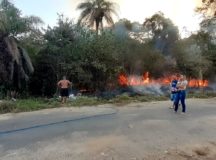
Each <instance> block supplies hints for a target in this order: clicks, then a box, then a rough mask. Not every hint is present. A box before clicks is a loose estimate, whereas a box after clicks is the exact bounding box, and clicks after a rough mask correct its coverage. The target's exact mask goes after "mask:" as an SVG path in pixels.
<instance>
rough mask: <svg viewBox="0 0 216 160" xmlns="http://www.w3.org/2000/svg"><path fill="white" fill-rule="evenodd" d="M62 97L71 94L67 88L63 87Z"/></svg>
mask: <svg viewBox="0 0 216 160" xmlns="http://www.w3.org/2000/svg"><path fill="white" fill-rule="evenodd" d="M60 94H61V97H68V96H69V90H68V89H67V88H62V89H61V91H60Z"/></svg>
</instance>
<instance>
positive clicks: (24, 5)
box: [11, 0, 201, 34]
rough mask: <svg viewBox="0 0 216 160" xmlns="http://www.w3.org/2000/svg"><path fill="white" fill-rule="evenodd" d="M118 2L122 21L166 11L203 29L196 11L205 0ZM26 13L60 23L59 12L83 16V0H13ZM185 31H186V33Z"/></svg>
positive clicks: (174, 18) (190, 29) (183, 26)
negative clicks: (78, 8)
mask: <svg viewBox="0 0 216 160" xmlns="http://www.w3.org/2000/svg"><path fill="white" fill-rule="evenodd" d="M110 1H113V2H115V3H116V4H117V7H116V8H117V12H118V15H119V16H118V18H115V20H118V19H120V18H127V19H129V20H131V21H132V22H133V21H137V22H140V23H143V22H144V20H145V18H148V17H150V16H152V15H153V14H154V13H156V12H158V11H162V12H163V13H164V14H165V16H166V17H168V18H170V19H171V20H172V21H173V22H174V24H175V25H177V26H178V27H179V29H180V31H183V30H184V31H185V29H186V30H187V31H188V32H193V31H196V30H198V29H199V22H200V20H201V19H200V16H199V15H197V14H196V13H195V11H194V9H195V8H196V6H198V5H199V4H200V1H201V0H110ZM11 2H12V3H14V4H15V5H16V7H18V8H19V9H20V10H21V11H22V13H23V15H36V16H39V17H41V18H42V20H43V21H44V22H45V24H46V25H48V24H49V25H50V26H54V25H55V24H56V19H57V13H61V14H64V15H65V16H66V17H69V18H71V19H74V20H75V21H76V20H77V18H78V17H79V13H80V12H79V11H78V10H76V7H77V5H78V4H79V3H80V2H83V0H11ZM182 34H183V33H182Z"/></svg>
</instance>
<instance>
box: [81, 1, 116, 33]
mask: <svg viewBox="0 0 216 160" xmlns="http://www.w3.org/2000/svg"><path fill="white" fill-rule="evenodd" d="M77 9H79V10H81V15H80V18H79V21H78V22H79V23H84V24H88V25H89V26H91V27H92V26H94V25H95V26H96V32H97V33H98V30H99V28H101V29H103V20H105V21H106V22H107V23H108V24H111V25H112V24H114V22H113V18H112V15H113V14H114V15H117V12H116V10H115V4H114V3H112V2H109V1H106V0H86V1H85V2H83V3H80V4H79V5H78V7H77Z"/></svg>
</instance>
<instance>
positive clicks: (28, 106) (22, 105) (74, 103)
mask: <svg viewBox="0 0 216 160" xmlns="http://www.w3.org/2000/svg"><path fill="white" fill-rule="evenodd" d="M187 97H188V98H214V97H216V93H189V94H188V96H187ZM167 100H169V97H168V96H154V95H137V96H129V95H128V94H122V95H119V96H116V97H114V98H111V99H104V98H98V97H87V96H80V97H76V99H69V100H68V102H67V103H66V104H64V105H62V104H61V102H60V100H59V99H58V98H50V99H47V98H28V99H18V100H17V101H12V100H2V101H0V114H4V113H18V112H29V111H36V110H41V109H50V108H59V107H83V106H98V105H103V104H113V105H115V106H117V107H120V106H124V105H125V104H129V103H139V102H153V101H167Z"/></svg>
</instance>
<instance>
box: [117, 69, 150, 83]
mask: <svg viewBox="0 0 216 160" xmlns="http://www.w3.org/2000/svg"><path fill="white" fill-rule="evenodd" d="M118 82H119V84H120V85H121V86H141V85H146V84H149V83H150V80H149V73H148V72H146V73H144V74H143V75H142V76H136V75H131V76H126V75H125V74H120V75H119V77H118Z"/></svg>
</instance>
